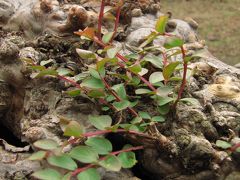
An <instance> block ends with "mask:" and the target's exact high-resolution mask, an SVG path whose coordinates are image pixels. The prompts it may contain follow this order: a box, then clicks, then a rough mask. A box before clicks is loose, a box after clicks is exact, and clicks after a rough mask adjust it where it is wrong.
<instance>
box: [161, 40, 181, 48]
mask: <svg viewBox="0 0 240 180" xmlns="http://www.w3.org/2000/svg"><path fill="white" fill-rule="evenodd" d="M183 44H184V41H183V40H182V39H180V38H178V37H168V38H167V40H166V42H165V44H164V47H165V48H167V49H171V48H174V47H181V46H182V45H183Z"/></svg>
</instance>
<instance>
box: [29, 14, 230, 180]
mask: <svg viewBox="0 0 240 180" xmlns="http://www.w3.org/2000/svg"><path fill="white" fill-rule="evenodd" d="M167 21H168V17H167V16H161V17H160V18H159V19H158V20H157V22H156V26H155V30H154V31H153V32H151V34H149V36H147V37H146V39H145V41H144V42H143V43H142V44H141V45H140V46H139V47H135V48H134V50H135V52H134V53H131V54H129V55H126V56H122V55H121V54H120V53H119V52H120V50H121V49H120V48H119V47H117V46H113V44H112V42H111V41H112V39H113V36H114V35H115V34H116V32H108V33H106V34H105V35H103V37H101V38H99V37H97V36H96V35H95V30H94V29H93V28H86V29H84V30H83V31H79V32H76V33H75V34H77V35H80V36H81V37H82V40H83V41H84V40H86V41H94V42H95V43H97V44H99V45H100V46H101V47H102V48H99V49H96V50H94V52H93V51H91V50H85V49H76V52H77V54H78V55H79V56H80V58H81V59H83V60H85V61H88V62H94V64H91V65H88V66H86V68H88V70H86V71H84V72H82V73H80V74H74V72H73V71H72V70H69V69H67V68H55V67H54V66H53V67H51V64H52V63H53V62H52V61H42V62H41V64H40V65H32V64H33V62H32V61H29V60H25V62H27V63H30V64H31V68H32V70H33V71H36V72H37V74H36V76H35V77H37V78H38V77H43V76H46V75H47V76H55V77H56V78H59V79H61V80H65V81H67V82H68V83H70V84H71V85H72V86H75V89H71V90H70V91H67V92H66V94H68V95H69V96H71V97H76V96H79V95H83V96H85V97H86V96H87V97H88V98H89V99H90V100H91V101H92V102H94V103H96V104H97V103H98V104H99V105H101V109H102V112H100V114H99V115H94V116H93V115H91V116H89V118H88V122H89V123H90V124H91V125H92V126H93V127H95V128H96V129H97V130H96V131H93V132H85V129H84V128H83V127H82V125H80V124H79V123H78V122H76V121H67V122H64V123H63V124H62V125H61V127H63V128H62V129H63V131H64V133H63V135H64V136H67V137H70V138H69V140H68V141H66V142H64V143H63V144H61V145H59V144H58V143H57V142H55V141H53V140H50V139H45V140H39V141H37V142H35V143H34V146H35V147H36V148H38V149H39V151H38V152H36V153H34V154H32V156H30V157H29V159H30V160H38V161H40V160H47V162H48V163H49V164H50V165H51V166H53V167H54V168H60V169H64V170H65V171H67V172H65V174H64V175H63V174H61V173H59V172H58V171H56V170H53V169H45V170H40V171H37V172H35V173H34V174H33V176H34V177H36V178H38V179H46V180H48V179H49V180H50V179H51V180H54V179H56V180H60V179H62V180H64V179H66V180H69V179H71V177H72V176H76V177H77V179H78V180H99V179H101V177H100V175H99V172H98V170H97V168H98V167H103V168H105V169H106V170H109V171H120V169H121V168H132V167H133V166H134V165H135V164H136V163H137V160H136V157H135V153H134V152H132V151H133V150H135V149H134V147H132V146H129V145H126V146H124V148H123V149H122V150H120V151H116V152H112V151H113V147H112V144H111V142H110V141H109V140H108V139H106V138H105V137H102V135H103V134H106V133H110V132H112V133H118V132H126V133H127V132H129V131H130V132H131V133H135V135H139V132H141V133H146V132H147V130H148V128H149V126H152V125H154V124H156V123H164V122H165V121H167V119H168V118H167V117H168V113H169V112H170V110H171V108H173V107H174V105H175V104H176V103H177V102H179V101H182V102H184V103H190V104H193V105H196V104H198V103H199V102H198V101H197V100H196V99H193V98H181V95H182V92H183V90H184V87H185V81H186V80H187V77H184V76H183V77H182V74H186V72H187V69H186V68H185V67H186V63H188V62H189V61H190V60H191V59H192V57H190V56H189V57H186V55H185V52H184V48H183V45H184V41H183V40H182V39H180V38H179V37H176V36H174V35H172V36H170V35H169V34H168V35H167V36H166V34H167V33H166V32H165V28H166V25H167ZM100 34H101V33H100ZM160 36H164V37H165V38H166V39H165V44H164V46H163V47H155V46H154V45H153V44H154V43H153V41H154V40H155V39H156V38H159V37H160ZM100 46H99V47H100ZM179 57H180V58H182V60H179ZM172 59H178V60H177V61H176V60H175V61H174V60H172ZM45 66H46V67H48V68H46V67H45ZM183 67H184V68H183ZM183 72H185V73H183ZM147 79H148V80H147ZM183 82H184V83H183ZM176 87H180V90H179V91H180V92H177V91H176V90H177V88H176ZM145 98H147V99H150V100H152V103H151V105H152V106H154V108H155V109H156V112H154V113H152V112H150V111H149V112H146V111H144V110H142V111H137V110H139V109H140V108H139V106H141V105H142V104H144V103H145V102H144V99H145ZM145 110H146V109H145ZM123 111H124V112H127V116H126V117H124V116H121V117H120V118H119V119H120V120H119V122H116V121H117V120H115V119H114V121H113V120H112V117H115V116H114V115H115V113H117V112H118V113H119V114H121V115H122V114H124V113H122V112H123ZM108 114H110V115H111V116H110V115H108ZM112 115H113V116H112ZM122 118H124V122H125V123H122V120H121V119H122ZM114 123H115V124H114ZM86 131H87V130H86ZM141 135H142V134H141ZM79 142H82V144H81V145H79ZM69 144H74V146H72V148H70V149H69V147H68V145H69ZM84 144H85V145H84ZM216 145H217V146H218V147H220V148H223V149H227V148H228V144H226V142H225V143H224V142H220V141H217V143H216ZM65 147H68V148H66V149H69V150H67V151H65V149H64V148H65ZM141 148H143V147H141ZM141 148H139V149H141ZM79 162H81V163H79Z"/></svg>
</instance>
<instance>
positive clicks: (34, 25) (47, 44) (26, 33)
mask: <svg viewBox="0 0 240 180" xmlns="http://www.w3.org/2000/svg"><path fill="white" fill-rule="evenodd" d="M133 2H135V3H133ZM131 4H132V6H130V5H131ZM110 5H111V4H110ZM86 9H88V10H86ZM98 9H99V1H80V3H76V2H75V1H74V2H70V3H62V2H60V3H59V2H58V1H56V0H54V1H50V0H41V1H40V0H28V1H26V0H24V1H21V0H18V1H13V0H12V1H11V0H3V1H1V2H0V15H1V16H0V25H1V27H2V29H3V31H1V39H0V67H1V69H0V80H1V81H0V123H1V124H3V125H4V126H6V127H7V128H9V129H10V130H11V131H12V133H13V134H15V135H16V136H17V137H18V138H20V139H22V140H23V141H26V142H28V143H30V144H32V143H33V142H34V141H36V140H38V139H42V138H51V139H55V140H56V141H58V142H59V143H61V142H62V140H63V137H62V130H61V128H60V125H59V121H60V119H70V120H76V121H78V122H79V123H81V124H82V125H83V126H85V127H87V128H88V130H90V129H91V128H92V127H91V126H90V125H89V124H88V123H87V116H88V115H89V114H97V113H98V107H97V105H96V104H94V103H93V102H92V101H91V100H89V99H87V98H86V97H79V98H70V97H68V96H67V95H65V94H64V93H63V91H64V90H67V89H68V88H70V87H69V85H68V84H66V83H65V82H63V81H60V80H58V79H56V78H50V77H48V78H41V79H31V77H30V76H29V72H28V71H27V70H26V69H25V65H24V64H23V63H22V62H21V61H20V58H21V59H23V58H31V59H33V61H34V62H35V63H40V62H41V61H43V60H50V61H51V62H52V63H55V64H56V66H65V67H67V66H71V67H72V68H74V69H75V71H76V73H78V71H81V69H82V68H83V66H82V64H81V63H79V62H82V61H81V59H80V58H79V57H78V56H77V54H76V52H75V49H76V47H78V46H79V45H80V44H81V42H79V39H78V38H76V37H74V36H73V35H72V34H73V31H75V30H78V29H79V28H80V29H81V28H84V27H86V26H94V24H96V21H97V12H98ZM124 10H125V11H123V13H122V18H123V20H122V21H121V23H122V24H121V25H120V27H119V32H118V38H119V39H120V40H121V41H120V42H115V43H116V44H117V43H118V44H119V45H121V46H122V47H123V51H122V53H127V52H129V51H131V49H132V48H134V46H135V47H137V46H138V45H139V44H140V43H141V42H142V40H143V39H144V38H145V36H147V35H148V34H149V33H150V32H151V30H152V29H153V28H154V24H155V20H156V18H157V17H158V16H159V15H161V13H159V12H157V10H159V1H153V0H152V1H140V0H139V1H130V0H129V1H126V4H125V6H124ZM126 12H127V14H126ZM151 12H153V13H151ZM126 16H127V17H128V18H129V19H130V20H131V21H124V17H126ZM106 18H107V17H106ZM104 25H105V28H112V27H113V24H112V23H105V24H104ZM123 29H126V31H123ZM196 29H197V24H196V22H194V21H193V20H192V19H189V18H188V19H186V21H182V20H176V19H172V20H170V22H169V23H168V27H167V31H168V32H169V33H171V32H175V33H177V34H178V35H179V36H181V37H182V38H183V39H184V40H185V42H186V45H185V48H186V49H188V50H189V51H188V52H189V53H194V52H196V51H197V50H201V54H199V58H198V59H197V60H195V61H193V62H192V63H191V65H190V66H191V67H192V68H195V70H196V73H195V75H194V76H193V77H191V78H190V80H189V84H188V87H187V91H186V93H185V96H188V97H189V96H190V97H191V96H192V97H195V98H197V99H198V100H199V102H200V104H199V105H194V106H193V105H186V104H181V103H180V104H178V106H177V109H176V114H175V115H174V116H169V118H168V119H167V120H166V123H162V124H159V125H157V128H158V129H157V131H159V133H161V134H163V135H164V136H166V137H167V138H168V139H169V141H170V142H171V143H169V144H160V143H158V141H149V140H144V139H143V140H142V139H138V138H137V137H128V136H127V137H126V138H129V139H130V140H133V139H134V141H133V142H135V143H136V142H139V143H143V144H144V143H145V144H148V145H147V147H149V148H146V149H145V150H144V151H143V152H142V154H141V156H140V157H139V162H140V164H141V168H142V171H143V172H144V173H143V174H145V175H146V176H147V177H149V178H150V177H151V178H153V179H176V180H178V179H179V180H180V179H197V180H198V179H199V180H200V179H219V180H222V179H227V180H230V179H232V178H235V179H238V178H239V176H240V175H239V173H238V172H235V171H237V170H239V169H238V167H239V153H234V154H233V155H232V156H228V155H227V153H226V152H224V151H221V150H219V149H218V148H216V146H215V144H214V143H215V141H216V140H217V139H226V140H228V141H230V142H232V144H236V143H240V139H239V129H240V125H239V120H240V105H239V104H240V71H239V69H237V68H234V67H231V66H228V65H226V64H224V63H222V62H221V61H219V60H217V59H216V58H214V57H213V56H212V55H211V54H210V53H209V52H208V51H207V48H206V47H205V45H204V43H203V41H200V40H198V38H197V35H196V33H195V30H196ZM14 31H18V32H14ZM163 42H164V38H160V39H157V40H155V41H154V42H153V43H154V44H156V45H161V44H162V43H163ZM76 62H77V63H76ZM89 63H92V62H89ZM143 108H148V109H151V108H153V107H151V105H150V104H148V105H147V106H146V105H145V107H144V105H143ZM152 110H153V111H154V109H152ZM157 137H158V136H156V137H155V138H157ZM149 144H150V145H149ZM1 146H2V147H3V150H1V151H0V156H1V157H8V156H7V155H6V154H5V151H8V150H9V149H5V146H4V145H3V144H1ZM8 153H10V154H11V155H12V156H14V152H8ZM15 153H16V152H15ZM22 153H23V154H24V152H22ZM22 162H25V161H24V158H22V159H16V160H15V161H13V162H12V161H11V164H10V162H5V161H4V158H0V174H1V176H0V178H2V179H4V178H5V179H10V178H13V177H14V176H15V175H16V173H18V172H19V173H20V174H21V173H22V174H23V176H22V177H28V176H29V174H30V173H31V172H32V171H33V170H34V169H37V168H39V166H38V165H35V166H34V168H32V169H31V168H29V167H30V165H29V166H28V163H31V162H28V163H27V164H24V166H21V163H22ZM19 164H20V165H19ZM20 166H21V168H20ZM31 166H32V165H31ZM9 168H11V169H12V171H11V174H9V173H8V169H9ZM129 173H130V172H129V171H128V173H127V175H125V176H123V177H122V178H123V179H130V177H132V176H133V175H132V174H131V173H130V174H129ZM118 175H119V174H115V175H114V176H113V177H115V178H114V179H117V177H118ZM107 176H108V177H109V178H111V177H112V176H111V174H110V175H109V174H108V175H107ZM106 179H107V178H106ZM119 179H121V178H119Z"/></svg>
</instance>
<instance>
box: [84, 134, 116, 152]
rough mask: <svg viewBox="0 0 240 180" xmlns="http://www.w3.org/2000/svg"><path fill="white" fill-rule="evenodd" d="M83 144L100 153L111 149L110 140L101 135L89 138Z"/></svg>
mask: <svg viewBox="0 0 240 180" xmlns="http://www.w3.org/2000/svg"><path fill="white" fill-rule="evenodd" d="M85 144H86V145H88V146H91V147H92V148H94V149H95V150H96V151H97V152H98V154H100V155H105V154H108V153H109V152H111V151H112V144H111V142H110V141H109V140H108V139H106V138H103V137H92V138H89V139H88V140H87V141H85Z"/></svg>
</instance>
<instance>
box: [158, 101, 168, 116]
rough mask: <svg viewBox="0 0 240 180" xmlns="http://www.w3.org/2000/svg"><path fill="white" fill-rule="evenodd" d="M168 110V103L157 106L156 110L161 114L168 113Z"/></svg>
mask: <svg viewBox="0 0 240 180" xmlns="http://www.w3.org/2000/svg"><path fill="white" fill-rule="evenodd" d="M169 111H170V105H169V104H165V105H163V106H159V107H158V112H159V113H160V114H162V115H166V114H168V113H169Z"/></svg>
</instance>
